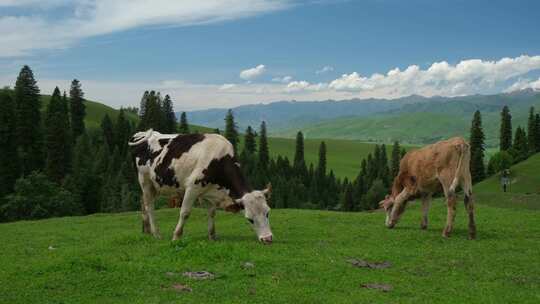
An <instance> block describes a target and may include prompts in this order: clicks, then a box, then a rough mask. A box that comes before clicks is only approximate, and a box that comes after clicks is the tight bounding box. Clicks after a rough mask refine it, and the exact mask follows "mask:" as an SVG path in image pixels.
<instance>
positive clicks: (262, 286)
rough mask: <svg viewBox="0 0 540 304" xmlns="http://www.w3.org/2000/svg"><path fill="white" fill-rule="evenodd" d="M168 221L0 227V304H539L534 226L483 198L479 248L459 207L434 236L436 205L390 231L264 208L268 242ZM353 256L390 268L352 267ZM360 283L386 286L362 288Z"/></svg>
mask: <svg viewBox="0 0 540 304" xmlns="http://www.w3.org/2000/svg"><path fill="white" fill-rule="evenodd" d="M501 199H504V198H501ZM177 215H178V211H177V210H173V209H162V210H159V211H158V212H157V219H158V223H159V225H160V227H161V230H162V233H163V234H164V237H165V239H163V240H156V239H153V238H151V237H149V236H145V235H142V234H141V232H140V230H141V222H140V215H139V214H138V213H136V212H129V213H121V214H110V215H109V214H108V215H104V214H98V215H92V216H86V217H69V218H55V219H48V220H42V221H32V222H17V223H10V224H1V225H0V231H1V233H0V241H1V243H2V244H3V245H2V255H1V257H0V263H1V264H2V267H1V270H0V294H1V295H2V301H1V302H3V303H118V302H123V303H173V302H181V303H268V302H272V303H291V302H293V301H294V302H296V303H425V302H438V303H464V302H469V303H494V302H499V303H538V302H539V301H540V294H539V293H538V288H539V287H540V264H538V263H536V262H535V261H536V260H537V259H538V248H540V238H539V236H540V220H539V217H538V214H537V212H536V211H532V210H527V209H523V208H517V209H508V208H505V209H502V208H498V207H492V206H487V205H484V204H481V202H480V204H479V205H477V226H478V239H477V240H476V241H469V240H467V229H466V216H465V211H464V208H463V206H462V204H460V208H459V209H458V215H457V218H456V228H455V232H454V234H453V236H452V237H451V238H450V239H443V238H442V237H441V230H442V228H443V226H444V221H445V217H446V208H445V207H444V205H443V204H442V203H441V201H440V200H435V201H434V204H433V207H432V210H431V213H430V226H429V228H428V230H427V231H421V230H420V229H419V225H420V208H419V206H418V205H417V204H413V205H411V206H410V208H409V210H407V212H406V213H405V214H404V216H403V219H402V221H401V222H400V223H399V224H398V226H397V227H396V228H395V229H394V230H389V229H387V228H385V227H384V225H383V222H384V213H382V212H369V213H341V212H328V211H307V210H290V209H289V210H273V211H272V214H271V223H272V226H273V232H274V236H275V242H274V244H273V245H271V246H263V245H260V244H259V243H257V242H256V240H255V235H254V233H253V232H252V231H251V230H250V227H249V225H248V223H247V221H246V220H245V219H244V218H243V217H242V216H241V215H234V214H228V213H224V212H219V213H218V215H217V220H216V225H217V234H218V241H208V240H207V239H206V212H205V210H202V209H196V210H194V212H193V214H192V217H191V218H190V221H189V222H188V223H187V226H186V235H185V237H184V238H183V239H182V240H180V241H177V242H171V241H170V239H169V238H170V236H171V233H172V229H173V228H174V225H175V223H176V220H177ZM350 258H358V259H365V260H368V261H374V262H383V261H388V262H390V263H391V266H390V267H389V268H387V269H365V268H357V267H354V266H353V265H351V264H350V263H349V262H347V260H348V259H350ZM245 263H252V264H253V265H252V266H253V267H249V266H251V265H249V264H248V266H246V265H245ZM186 271H209V272H211V273H213V274H215V278H214V279H212V280H201V281H198V280H193V279H189V278H187V277H184V276H183V275H182V273H183V272H186ZM368 283H378V284H388V285H390V286H392V290H391V291H390V292H382V291H379V290H368V289H366V288H362V287H361V284H368ZM177 284H180V285H177ZM174 286H187V287H189V288H190V289H191V291H180V290H176V289H175V288H174Z"/></svg>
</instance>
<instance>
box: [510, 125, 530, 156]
mask: <svg viewBox="0 0 540 304" xmlns="http://www.w3.org/2000/svg"><path fill="white" fill-rule="evenodd" d="M512 148H513V149H512V150H511V151H515V152H514V155H513V156H514V161H515V162H520V161H522V160H525V159H526V158H527V156H528V155H529V147H528V145H527V134H525V131H524V130H523V129H522V128H521V126H518V127H517V129H516V135H515V136H514V145H513V147H512Z"/></svg>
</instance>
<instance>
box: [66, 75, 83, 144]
mask: <svg viewBox="0 0 540 304" xmlns="http://www.w3.org/2000/svg"><path fill="white" fill-rule="evenodd" d="M69 100H70V114H71V136H72V139H73V142H75V141H76V140H77V138H78V137H79V136H80V135H81V134H83V133H84V132H85V126H84V117H85V116H86V106H85V104H84V92H83V91H82V88H81V83H80V82H79V81H78V80H77V79H73V81H72V82H71V88H70V89H69Z"/></svg>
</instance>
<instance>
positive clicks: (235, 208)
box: [225, 203, 244, 213]
mask: <svg viewBox="0 0 540 304" xmlns="http://www.w3.org/2000/svg"><path fill="white" fill-rule="evenodd" d="M242 209H244V205H242V204H238V203H234V204H230V205H229V206H227V207H225V211H227V212H232V213H238V212H240V210H242Z"/></svg>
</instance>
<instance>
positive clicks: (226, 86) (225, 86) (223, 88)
mask: <svg viewBox="0 0 540 304" xmlns="http://www.w3.org/2000/svg"><path fill="white" fill-rule="evenodd" d="M235 87H236V84H234V83H225V84H223V85H222V86H221V87H219V89H220V90H221V91H227V90H230V89H233V88H235Z"/></svg>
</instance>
